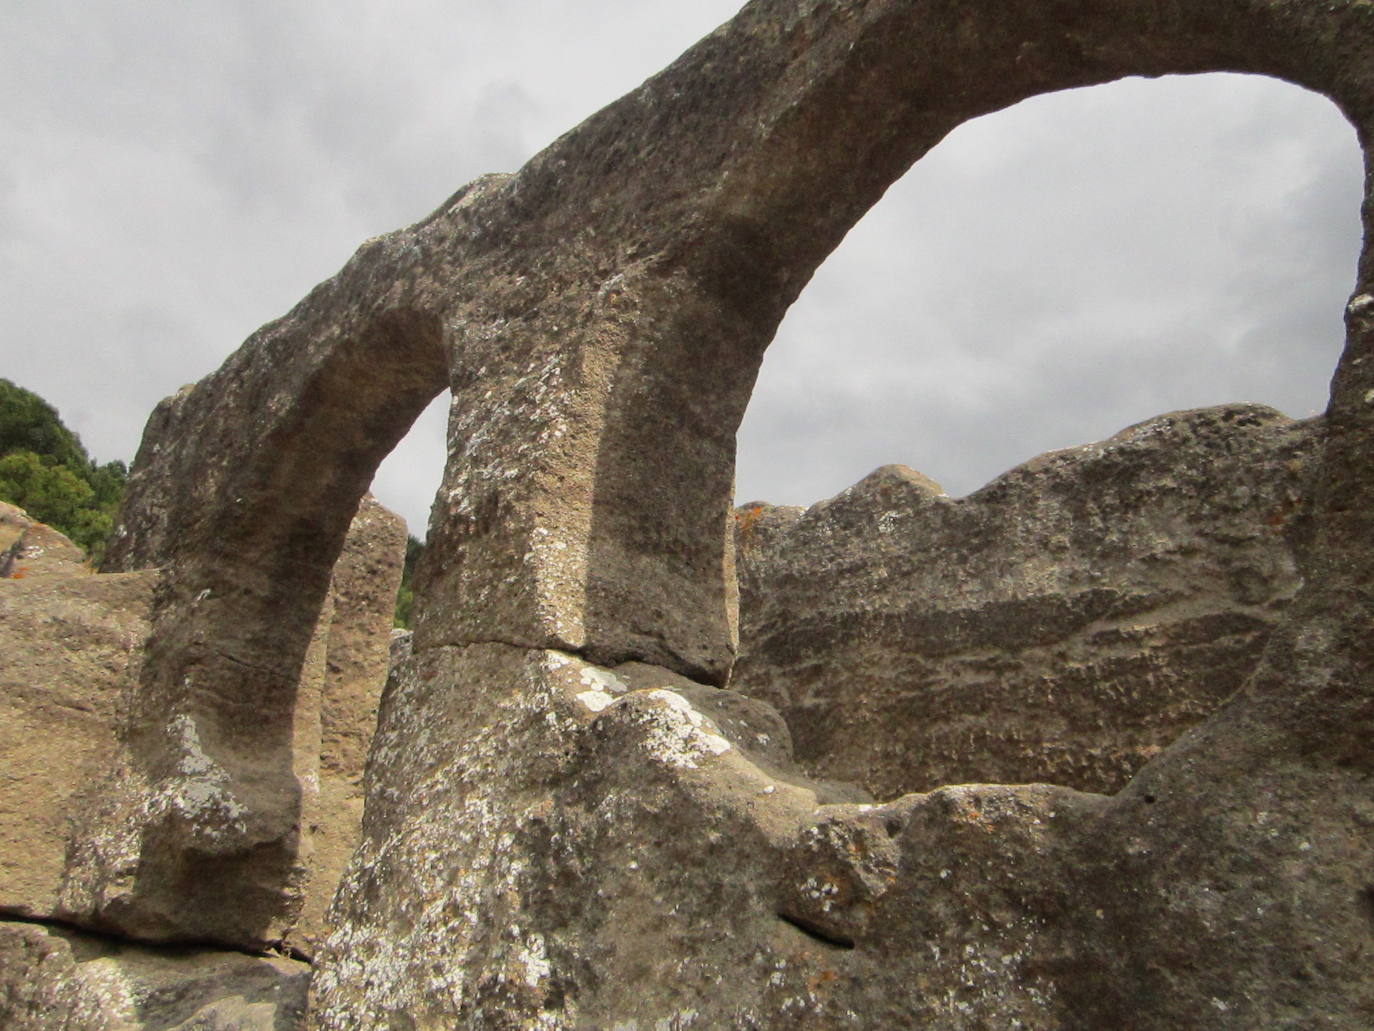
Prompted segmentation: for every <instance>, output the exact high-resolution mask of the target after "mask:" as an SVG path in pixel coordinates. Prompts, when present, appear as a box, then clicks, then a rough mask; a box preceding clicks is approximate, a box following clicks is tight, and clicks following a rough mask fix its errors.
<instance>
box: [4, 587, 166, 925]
mask: <svg viewBox="0 0 1374 1031" xmlns="http://www.w3.org/2000/svg"><path fill="white" fill-rule="evenodd" d="M157 583H158V573H157V572H156V571H155V570H149V571H147V572H142V573H121V574H114V575H109V576H86V575H81V576H77V577H74V578H68V579H61V578H57V577H36V578H34V579H31V580H30V579H24V580H12V579H11V580H0V756H2V757H3V759H0V912H6V913H14V914H19V915H23V916H34V917H42V916H51V915H53V914H54V913H55V912H56V911H57V908H58V896H59V893H60V890H61V886H62V880H63V876H64V873H65V866H64V862H65V857H66V852H67V842H68V839H69V837H70V834H71V826H70V824H71V820H72V818H73V816H74V815H75V813H74V801H75V799H76V797H77V796H78V795H79V794H80V793H81V792H83V791H84V790H86V789H87V788H88V787H89V785H91V784H94V783H100V782H102V781H103V780H104V778H105V777H106V776H107V775H108V773H109V770H110V768H111V766H112V764H113V763H114V762H115V757H116V755H117V752H118V744H117V730H118V726H119V723H120V720H121V718H122V716H123V709H124V701H125V694H126V691H127V688H128V684H129V682H130V680H131V679H133V678H136V677H137V676H138V672H139V667H140V663H141V660H142V651H141V649H142V646H143V643H144V640H145V639H146V637H147V633H148V613H149V610H150V608H151V605H152V596H153V592H154V591H155V590H156V588H157Z"/></svg>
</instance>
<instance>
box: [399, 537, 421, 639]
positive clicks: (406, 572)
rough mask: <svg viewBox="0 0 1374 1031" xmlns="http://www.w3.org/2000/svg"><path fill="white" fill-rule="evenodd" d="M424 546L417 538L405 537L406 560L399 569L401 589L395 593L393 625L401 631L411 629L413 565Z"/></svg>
mask: <svg viewBox="0 0 1374 1031" xmlns="http://www.w3.org/2000/svg"><path fill="white" fill-rule="evenodd" d="M424 550H425V545H424V542H422V541H421V540H420V539H419V538H418V537H414V536H411V535H409V534H407V535H406V560H405V565H404V566H402V567H401V589H400V590H399V591H397V592H396V619H395V625H396V626H398V627H400V628H401V629H403V630H409V629H411V625H412V620H413V616H414V612H413V610H414V607H415V591H414V589H413V587H412V586H411V581H412V580H413V579H414V577H415V563H416V562H418V561H420V555H421V554H423V553H424Z"/></svg>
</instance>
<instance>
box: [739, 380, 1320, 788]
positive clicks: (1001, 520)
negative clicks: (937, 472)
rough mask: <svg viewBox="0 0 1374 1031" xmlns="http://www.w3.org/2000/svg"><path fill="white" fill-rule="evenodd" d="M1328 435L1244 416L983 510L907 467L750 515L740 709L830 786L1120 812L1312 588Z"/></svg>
mask: <svg viewBox="0 0 1374 1031" xmlns="http://www.w3.org/2000/svg"><path fill="white" fill-rule="evenodd" d="M1321 433H1322V423H1321V420H1319V419H1317V420H1309V421H1306V422H1293V421H1291V420H1289V419H1287V418H1285V417H1283V416H1282V415H1281V414H1280V413H1278V412H1275V411H1273V410H1272V409H1266V408H1260V407H1258V406H1254V405H1227V406H1222V407H1219V408H1212V409H1204V410H1199V411H1193V412H1179V413H1175V414H1173V415H1167V416H1161V417H1159V418H1156V419H1152V420H1150V421H1148V422H1145V423H1142V424H1140V425H1138V426H1133V427H1131V428H1130V429H1128V430H1125V431H1123V432H1122V433H1120V434H1118V435H1117V436H1115V437H1113V438H1112V439H1110V440H1107V441H1104V442H1102V443H1100V444H1091V445H1086V446H1084V447H1080V448H1074V449H1071V450H1067V451H1061V452H1056V453H1053V454H1050V455H1045V456H1043V457H1041V458H1038V459H1036V460H1034V461H1032V462H1030V463H1028V464H1026V465H1024V466H1021V467H1019V468H1017V469H1014V470H1012V471H1011V472H1009V473H1007V474H1005V475H1003V476H1000V477H998V478H997V479H996V480H994V481H993V482H992V483H990V484H988V485H987V486H986V487H984V488H983V489H981V490H979V491H978V492H976V493H974V494H972V495H970V496H969V497H967V498H961V499H955V498H950V497H947V496H946V495H944V494H943V493H942V492H940V490H939V488H938V487H937V486H936V485H934V484H933V483H931V482H930V481H929V480H926V479H924V478H923V477H921V476H920V475H919V474H917V473H913V472H912V471H911V470H909V469H904V468H902V467H900V466H887V467H885V468H883V469H879V470H878V471H877V472H875V473H873V474H872V475H871V476H869V477H867V478H866V479H864V480H863V481H862V482H860V483H858V484H856V485H855V486H853V487H851V488H849V489H848V490H846V491H845V492H844V493H842V494H840V495H839V496H837V497H835V498H832V499H830V500H829V501H825V502H822V503H820V504H818V505H816V506H814V507H812V508H811V509H809V510H806V511H804V512H803V511H802V510H800V509H775V508H772V507H769V506H764V505H748V506H744V507H742V508H740V509H739V510H737V512H736V528H737V529H736V538H735V539H736V547H737V563H738V568H739V574H740V612H741V617H740V658H739V661H738V663H737V664H736V666H735V671H734V675H733V677H732V679H731V686H732V687H733V688H735V689H736V690H738V691H741V692H743V693H744V694H747V695H750V696H752V697H757V698H760V699H762V700H765V701H767V702H769V703H770V704H772V705H773V706H775V707H776V708H777V709H778V711H780V712H781V713H782V714H783V716H784V717H785V718H786V719H787V723H788V726H789V727H790V728H791V729H792V734H793V738H794V741H795V743H796V748H797V758H798V760H799V761H800V762H801V763H802V764H803V765H804V766H806V768H807V769H808V770H811V771H812V772H813V773H815V774H817V775H824V776H828V777H835V778H839V779H843V780H852V781H855V782H858V783H862V784H864V785H865V786H866V787H867V788H868V789H869V790H870V791H872V792H873V793H874V794H875V795H877V796H879V797H882V798H893V797H896V796H897V795H900V794H903V793H905V792H908V791H922V790H929V789H931V788H934V787H938V786H939V785H941V784H963V783H970V782H1002V783H1030V782H1035V781H1043V782H1048V783H1054V784H1063V785H1067V786H1071V787H1076V788H1079V789H1080V790H1085V791H1107V792H1110V791H1115V790H1117V789H1119V788H1120V787H1122V786H1123V785H1124V784H1125V783H1126V781H1127V780H1128V779H1129V778H1130V777H1131V775H1132V774H1133V773H1134V772H1135V771H1136V770H1137V769H1139V768H1140V767H1141V766H1142V765H1144V763H1145V762H1146V760H1148V759H1149V758H1150V757H1152V756H1154V755H1156V754H1158V753H1159V751H1160V750H1161V749H1162V748H1164V747H1166V746H1167V745H1169V744H1170V743H1172V742H1173V741H1174V739H1176V738H1177V737H1178V736H1179V735H1180V734H1182V733H1183V731H1184V730H1186V729H1188V728H1189V727H1191V726H1194V725H1196V724H1197V723H1199V722H1201V720H1202V719H1203V718H1204V717H1206V716H1207V715H1208V714H1210V713H1211V712H1213V711H1214V710H1215V709H1216V708H1217V707H1218V706H1219V705H1220V704H1221V703H1222V702H1223V701H1225V699H1226V698H1227V697H1229V696H1230V695H1231V693H1232V692H1234V691H1235V690H1236V689H1237V688H1239V687H1240V686H1241V685H1242V684H1243V683H1244V682H1245V680H1246V678H1247V677H1248V676H1249V675H1250V674H1251V672H1253V671H1254V669H1255V667H1256V665H1257V664H1258V662H1259V658H1260V655H1261V653H1262V652H1263V650H1264V647H1265V645H1266V644H1267V643H1268V640H1269V637H1270V635H1271V633H1272V632H1273V630H1274V627H1275V625H1276V624H1277V623H1278V621H1279V620H1280V619H1281V618H1282V616H1283V612H1284V609H1285V608H1286V606H1287V605H1288V603H1289V602H1290V601H1291V600H1292V598H1293V597H1294V595H1295V594H1296V593H1297V591H1298V588H1299V587H1300V586H1301V575H1300V573H1299V571H1298V569H1299V557H1298V551H1299V550H1300V549H1301V548H1303V547H1304V546H1305V544H1306V537H1307V534H1308V532H1309V530H1310V525H1309V521H1308V518H1307V515H1308V512H1309V509H1310V499H1311V483H1310V480H1311V476H1312V470H1313V468H1314V464H1315V460H1316V456H1317V454H1318V449H1319V446H1320V444H1321Z"/></svg>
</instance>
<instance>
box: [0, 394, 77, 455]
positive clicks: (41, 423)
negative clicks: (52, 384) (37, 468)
mask: <svg viewBox="0 0 1374 1031" xmlns="http://www.w3.org/2000/svg"><path fill="white" fill-rule="evenodd" d="M16 451H31V452H33V453H34V454H36V455H41V456H42V457H44V458H51V459H53V460H54V461H56V462H57V463H58V464H59V465H65V466H67V467H68V468H69V469H73V470H75V469H77V468H80V467H84V466H89V465H90V464H91V460H90V459H89V458H88V457H87V455H86V449H85V448H84V447H82V446H81V441H80V440H79V439H78V438H77V436H76V434H75V433H73V432H72V431H71V430H69V429H67V427H66V426H64V425H62V420H61V419H60V418H59V417H58V415H57V409H55V408H53V406H52V405H50V404H48V402H46V401H44V400H43V399H42V398H41V397H39V396H38V395H37V394H35V393H33V392H32V391H30V390H25V389H24V388H23V387H20V386H16V385H15V384H14V383H11V382H10V381H9V380H7V379H0V455H8V454H12V453H14V452H16Z"/></svg>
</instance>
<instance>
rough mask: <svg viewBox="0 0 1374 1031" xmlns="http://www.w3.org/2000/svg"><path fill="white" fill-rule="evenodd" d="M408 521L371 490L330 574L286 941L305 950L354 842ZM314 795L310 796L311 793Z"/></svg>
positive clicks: (318, 931)
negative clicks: (301, 879)
mask: <svg viewBox="0 0 1374 1031" xmlns="http://www.w3.org/2000/svg"><path fill="white" fill-rule="evenodd" d="M405 550H406V525H405V521H404V520H403V519H401V517H400V516H398V515H396V514H395V513H394V512H391V511H388V510H387V509H386V508H384V507H383V506H382V505H381V504H379V503H378V502H377V501H376V499H374V498H373V497H372V496H371V495H367V496H366V497H365V498H364V499H363V502H362V504H361V506H360V507H359V509H358V514H357V515H356V516H355V517H354V519H353V524H352V526H351V527H350V528H349V534H348V537H347V538H346V539H345V541H344V548H343V552H342V554H340V556H339V561H338V562H337V563H336V564H335V566H334V576H333V578H332V580H331V581H330V597H329V606H328V615H329V618H328V620H327V621H322V623H321V628H322V630H323V631H324V634H323V638H324V640H323V645H324V647H323V654H322V659H323V664H324V668H323V669H322V670H321V671H320V672H321V675H322V679H321V684H320V694H319V697H320V702H319V707H318V710H317V711H318V714H319V717H318V724H317V726H316V727H315V728H314V730H315V735H316V736H315V737H314V739H313V742H311V744H313V751H310V750H309V748H308V747H306V748H302V750H301V754H302V755H309V756H310V758H311V759H312V760H313V765H314V767H315V769H314V770H311V771H310V772H308V773H307V774H306V776H307V777H308V778H314V780H315V781H316V782H317V783H318V789H317V790H315V791H313V792H311V791H310V790H309V788H310V787H311V786H313V785H308V786H307V792H306V802H305V806H304V819H305V828H304V830H305V833H304V839H305V841H306V842H308V847H309V854H308V857H307V861H306V863H305V867H306V880H305V884H304V890H303V896H304V897H303V901H302V905H301V912H300V916H299V918H298V919H297V921H296V924H295V926H294V927H293V929H292V930H291V932H290V934H288V935H287V938H286V943H287V945H288V946H289V947H291V948H292V949H293V950H295V951H297V952H301V953H304V954H307V955H309V954H312V953H313V952H314V951H315V948H316V946H317V945H318V943H319V941H320V940H321V939H322V938H323V936H324V934H325V933H326V931H327V923H326V918H325V913H326V911H327V910H328V908H329V904H330V902H331V901H332V900H333V898H334V890H335V888H336V887H337V886H338V883H339V878H340V877H341V876H342V874H343V871H344V867H345V866H346V865H347V863H348V860H349V857H350V856H352V854H353V850H354V849H355V848H356V847H357V845H358V839H359V835H360V832H361V824H362V814H363V787H362V784H363V765H364V763H365V761H366V759H367V751H368V747H369V746H370V744H371V741H372V732H373V731H374V730H375V729H376V726H377V705H378V702H379V700H380V699H381V694H382V687H383V686H384V685H385V683H386V677H387V669H388V666H389V661H390V640H391V635H390V632H391V624H392V619H393V616H394V612H395V608H396V592H397V591H398V590H399V588H400V585H401V567H402V564H403V562H404V559H405ZM312 795H313V797H312Z"/></svg>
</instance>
